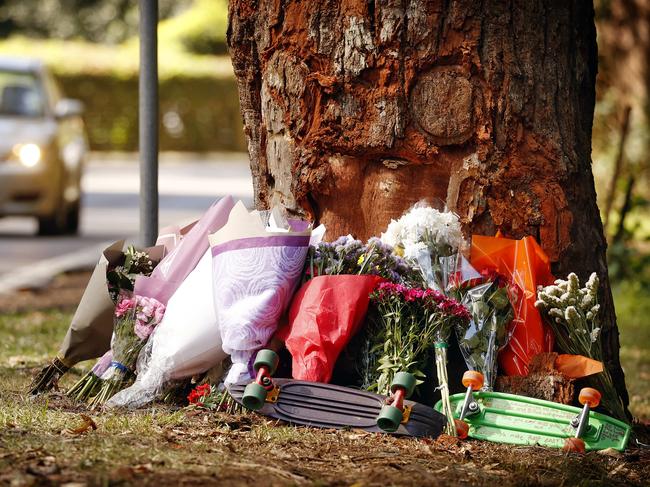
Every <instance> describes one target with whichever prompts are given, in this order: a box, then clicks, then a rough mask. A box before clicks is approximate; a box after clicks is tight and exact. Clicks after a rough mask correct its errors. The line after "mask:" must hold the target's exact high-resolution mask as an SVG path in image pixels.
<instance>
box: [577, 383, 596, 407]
mask: <svg viewBox="0 0 650 487" xmlns="http://www.w3.org/2000/svg"><path fill="white" fill-rule="evenodd" d="M578 401H580V404H588V405H589V407H590V408H595V407H597V406H598V405H599V404H600V392H598V391H597V390H596V389H592V388H591V387H584V388H583V389H581V390H580V394H579V395H578Z"/></svg>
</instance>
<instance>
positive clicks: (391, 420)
mask: <svg viewBox="0 0 650 487" xmlns="http://www.w3.org/2000/svg"><path fill="white" fill-rule="evenodd" d="M403 416H404V415H403V414H402V411H400V410H399V409H397V408H396V407H395V406H390V405H388V404H387V405H385V406H384V407H382V408H381V412H380V413H379V416H378V417H377V426H379V428H381V429H382V430H383V431H386V432H388V433H392V432H394V431H397V428H399V425H400V423H401V422H402V418H403Z"/></svg>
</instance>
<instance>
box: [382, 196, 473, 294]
mask: <svg viewBox="0 0 650 487" xmlns="http://www.w3.org/2000/svg"><path fill="white" fill-rule="evenodd" d="M381 241H382V242H384V243H385V244H388V245H390V246H392V247H393V248H394V249H395V252H396V253H397V254H398V255H403V256H404V257H405V258H406V259H407V260H410V261H412V262H414V263H415V264H416V265H417V267H418V269H419V270H420V272H421V274H422V278H423V279H424V281H425V282H426V283H427V285H428V286H429V287H430V288H431V289H436V290H438V291H440V292H442V293H445V294H446V293H447V291H448V286H449V278H450V276H451V275H452V274H453V273H454V272H455V270H456V267H457V264H458V263H459V262H460V261H459V252H460V251H461V250H462V249H463V248H464V247H465V240H464V239H463V233H462V230H461V226H460V221H459V219H458V217H457V216H456V215H455V214H454V213H451V212H449V211H438V210H436V209H435V208H430V207H426V206H415V207H414V208H412V209H411V210H410V211H409V212H408V213H406V214H405V215H404V216H402V217H401V218H400V219H399V220H392V221H391V222H390V224H389V225H388V228H387V229H386V231H385V232H384V233H382V234H381Z"/></svg>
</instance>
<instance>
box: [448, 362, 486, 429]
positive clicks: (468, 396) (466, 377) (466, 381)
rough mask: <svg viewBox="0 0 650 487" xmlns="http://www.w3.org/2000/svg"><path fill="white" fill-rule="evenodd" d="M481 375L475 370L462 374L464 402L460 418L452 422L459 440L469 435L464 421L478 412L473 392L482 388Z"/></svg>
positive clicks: (482, 380)
mask: <svg viewBox="0 0 650 487" xmlns="http://www.w3.org/2000/svg"><path fill="white" fill-rule="evenodd" d="M483 382H484V379H483V374H481V373H480V372H478V371H476V370H468V371H466V372H465V373H464V374H463V385H464V386H465V387H467V391H466V392H465V400H464V401H463V406H462V408H461V410H460V417H459V418H458V419H457V420H454V423H455V425H456V432H457V433H458V437H459V438H461V439H463V440H464V439H465V438H467V435H468V433H469V425H468V424H467V423H466V422H465V421H464V419H465V418H466V417H467V416H471V415H473V414H476V413H478V412H479V411H480V408H479V405H478V403H477V402H476V401H475V400H474V394H472V392H473V391H478V390H479V389H480V388H481V387H483Z"/></svg>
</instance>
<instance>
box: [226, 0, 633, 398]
mask: <svg viewBox="0 0 650 487" xmlns="http://www.w3.org/2000/svg"><path fill="white" fill-rule="evenodd" d="M519 3H520V5H517V6H514V5H512V2H501V1H497V0H493V1H486V2H475V1H473V0H458V1H423V0H411V1H408V0H392V1H391V0H385V1H380V0H375V1H362V0H341V1H334V0H321V1H311V2H300V1H289V0H258V1H251V0H231V2H230V12H229V17H230V19H229V28H228V44H229V47H230V52H231V56H232V59H233V65H234V69H235V75H236V77H237V82H238V85H239V96H240V103H241V109H242V114H243V118H244V126H245V132H246V136H247V139H248V149H249V155H250V160H251V167H252V171H253V179H254V186H255V198H256V199H255V203H256V205H257V206H258V207H260V208H265V207H268V206H270V205H272V204H274V203H276V202H280V203H283V204H284V205H286V206H287V207H288V208H289V209H290V211H291V212H293V213H295V214H298V215H304V216H308V217H310V218H313V219H315V220H316V221H317V222H321V223H324V224H325V225H326V226H327V231H328V235H329V237H330V238H336V237H337V236H339V235H343V234H347V233H352V234H354V235H356V236H357V237H359V238H361V239H365V238H367V237H369V236H372V235H378V234H379V233H380V232H381V231H382V230H383V229H385V227H386V225H387V224H388V222H389V221H390V219H391V218H396V217H399V216H400V215H401V214H402V213H403V212H404V211H406V210H408V208H409V207H410V206H411V205H413V204H414V203H416V202H417V201H419V200H421V199H423V198H426V199H427V200H428V201H430V202H433V201H435V200H436V199H439V200H441V201H442V202H443V203H445V204H446V205H447V206H448V207H449V208H451V209H452V210H454V211H455V212H457V213H458V214H459V215H460V217H461V219H462V221H463V223H464V228H465V230H466V232H467V234H472V233H476V234H484V235H494V233H495V232H496V230H497V229H500V230H501V231H502V232H503V233H504V234H505V235H506V236H509V237H512V238H520V237H523V236H525V235H533V236H535V237H536V238H537V239H538V240H539V241H540V243H541V245H542V247H543V248H544V249H545V250H546V252H547V253H548V255H549V256H550V257H551V259H552V260H553V263H554V264H553V271H554V272H555V274H556V275H558V276H563V277H564V276H566V274H567V273H568V272H570V271H575V272H576V273H577V274H578V275H579V276H580V277H581V278H582V279H585V278H586V277H587V276H588V274H589V273H590V272H591V271H594V270H595V271H597V272H598V274H599V275H600V278H601V282H602V283H603V286H602V296H601V302H602V309H603V311H602V317H603V321H604V326H603V342H604V348H605V354H606V357H607V366H608V368H609V369H610V370H611V372H612V374H613V377H614V380H615V382H616V383H617V387H618V388H619V391H620V392H621V395H622V396H623V397H624V401H625V402H626V403H627V393H626V389H625V382H624V376H623V372H622V370H621V367H620V364H619V357H618V349H619V342H618V330H617V327H616V318H615V314H614V306H613V301H612V295H611V291H610V288H609V281H608V279H607V265H606V260H605V249H606V241H605V238H604V235H603V227H602V224H601V220H600V215H599V212H598V207H597V205H596V193H595V189H594V181H593V176H592V173H591V156H590V153H591V125H592V119H593V112H594V100H595V77H596V63H597V47H596V31H595V26H594V12H593V6H592V4H591V2H587V1H576V2H560V1H557V2H551V4H549V3H548V2H544V1H542V0H538V1H527V2H519Z"/></svg>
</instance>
